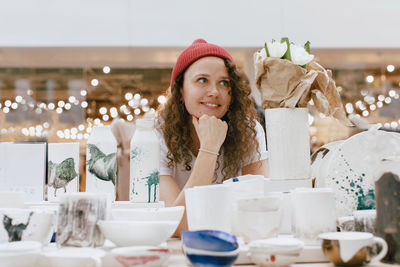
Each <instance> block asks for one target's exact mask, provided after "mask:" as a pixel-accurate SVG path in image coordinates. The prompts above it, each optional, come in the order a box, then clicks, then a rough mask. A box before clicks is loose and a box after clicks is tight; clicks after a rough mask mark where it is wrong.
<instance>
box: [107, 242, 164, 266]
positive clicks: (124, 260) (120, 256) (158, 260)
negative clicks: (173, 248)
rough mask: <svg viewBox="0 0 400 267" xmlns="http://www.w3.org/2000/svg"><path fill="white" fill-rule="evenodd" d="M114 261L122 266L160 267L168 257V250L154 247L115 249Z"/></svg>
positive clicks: (113, 251) (113, 253) (112, 252)
mask: <svg viewBox="0 0 400 267" xmlns="http://www.w3.org/2000/svg"><path fill="white" fill-rule="evenodd" d="M111 254H112V255H113V257H114V259H115V260H116V261H118V262H119V263H120V264H121V265H122V266H162V265H163V264H164V263H165V261H166V260H167V259H168V258H169V256H170V250H169V249H168V248H163V247H155V246H135V247H124V248H115V249H113V250H112V251H111Z"/></svg>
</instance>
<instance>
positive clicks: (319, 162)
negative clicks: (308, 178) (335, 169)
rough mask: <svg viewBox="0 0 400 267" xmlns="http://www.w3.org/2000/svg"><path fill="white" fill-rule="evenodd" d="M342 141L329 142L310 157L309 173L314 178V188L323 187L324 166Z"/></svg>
mask: <svg viewBox="0 0 400 267" xmlns="http://www.w3.org/2000/svg"><path fill="white" fill-rule="evenodd" d="M341 143H343V140H339V141H335V142H331V143H328V144H325V145H323V146H322V147H320V148H319V149H318V150H317V151H316V152H315V153H314V154H313V155H312V156H311V173H312V178H315V179H316V180H315V182H316V187H325V179H324V176H323V175H324V166H325V165H327V164H326V163H327V162H329V160H330V158H331V155H332V154H333V151H334V150H335V149H336V148H337V147H338V146H339V145H340V144H341Z"/></svg>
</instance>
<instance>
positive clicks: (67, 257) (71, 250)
mask: <svg viewBox="0 0 400 267" xmlns="http://www.w3.org/2000/svg"><path fill="white" fill-rule="evenodd" d="M105 255H106V252H105V251H103V250H101V249H95V248H76V247H63V248H61V249H56V250H52V251H48V252H45V253H43V257H44V259H43V260H42V263H43V266H47V267H70V266H93V267H94V266H96V267H100V266H101V265H102V259H103V257H104V256H105Z"/></svg>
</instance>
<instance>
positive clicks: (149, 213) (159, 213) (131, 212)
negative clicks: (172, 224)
mask: <svg viewBox="0 0 400 267" xmlns="http://www.w3.org/2000/svg"><path fill="white" fill-rule="evenodd" d="M184 210H185V207H184V206H178V207H168V208H140V209H113V210H112V211H111V218H112V220H118V221H119V220H127V221H180V220H181V219H182V216H183V211H184Z"/></svg>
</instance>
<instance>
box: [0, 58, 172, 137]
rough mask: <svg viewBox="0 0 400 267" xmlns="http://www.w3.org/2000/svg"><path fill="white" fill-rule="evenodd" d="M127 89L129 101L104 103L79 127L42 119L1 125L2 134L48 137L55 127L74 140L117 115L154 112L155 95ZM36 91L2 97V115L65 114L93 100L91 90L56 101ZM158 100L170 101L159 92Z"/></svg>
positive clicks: (94, 83)
mask: <svg viewBox="0 0 400 267" xmlns="http://www.w3.org/2000/svg"><path fill="white" fill-rule="evenodd" d="M103 72H104V73H105V74H108V73H110V72H111V68H110V67H109V66H105V67H103ZM90 84H91V85H92V86H93V87H94V88H95V87H97V86H99V85H100V81H99V79H96V78H94V79H91V80H90ZM133 91H134V90H132V92H127V93H125V95H124V100H126V102H125V103H123V104H122V105H120V106H119V107H117V106H105V105H104V106H100V107H97V105H96V110H95V111H94V112H93V113H94V114H99V115H100V116H99V117H94V118H91V117H88V118H86V120H85V123H84V124H79V125H78V126H77V127H71V128H65V129H57V130H56V129H52V125H50V123H49V122H48V121H46V122H44V123H39V124H35V125H31V126H28V127H23V128H19V127H14V126H11V127H8V128H5V127H3V128H1V129H0V134H14V133H16V132H17V131H20V132H21V133H22V134H23V135H24V136H26V137H37V138H46V137H47V136H48V135H49V134H50V132H53V131H55V134H56V136H57V137H58V138H60V139H70V140H82V139H88V138H89V135H90V133H91V131H92V128H93V126H101V125H104V124H105V123H109V122H110V121H111V120H113V119H116V118H121V119H126V120H127V121H133V120H134V118H135V117H138V116H141V115H143V114H145V113H147V112H154V111H155V110H154V108H151V107H150V105H149V104H150V103H151V102H153V101H154V100H153V99H148V98H146V97H143V96H142V95H141V94H140V93H134V92H133ZM32 94H33V91H32V90H31V89H28V90H27V91H26V96H27V97H25V98H24V97H23V96H21V95H17V96H15V98H14V99H6V100H4V101H3V102H1V101H0V115H1V113H4V114H5V115H6V116H7V115H8V114H11V113H12V112H14V111H18V110H21V111H23V112H34V113H35V114H37V115H40V114H42V113H44V112H47V113H52V112H55V113H57V114H58V115H61V114H62V113H64V112H68V111H70V110H72V109H74V108H80V109H82V112H85V114H86V109H87V108H88V107H89V103H88V102H87V101H86V96H87V94H88V92H87V90H85V89H82V90H80V95H79V96H69V97H68V99H66V100H62V99H61V100H58V101H54V102H48V103H46V102H39V103H38V102H36V101H35V100H33V99H32V98H31V97H30V96H32ZM157 102H158V103H159V104H164V103H165V102H166V97H165V96H164V95H159V96H157Z"/></svg>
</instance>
